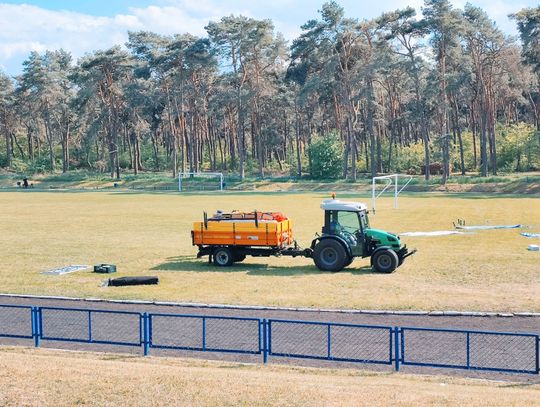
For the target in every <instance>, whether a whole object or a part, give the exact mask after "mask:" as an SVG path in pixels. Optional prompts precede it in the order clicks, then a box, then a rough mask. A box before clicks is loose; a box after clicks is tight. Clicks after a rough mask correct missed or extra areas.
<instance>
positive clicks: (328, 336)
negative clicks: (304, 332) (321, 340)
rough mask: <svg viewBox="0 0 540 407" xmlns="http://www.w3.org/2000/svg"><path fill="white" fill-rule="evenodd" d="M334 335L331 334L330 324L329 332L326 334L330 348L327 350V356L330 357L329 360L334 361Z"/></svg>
mask: <svg viewBox="0 0 540 407" xmlns="http://www.w3.org/2000/svg"><path fill="white" fill-rule="evenodd" d="M331 341H332V334H331V331H330V324H328V330H327V332H326V345H327V346H328V349H327V356H328V360H330V359H332V343H331Z"/></svg>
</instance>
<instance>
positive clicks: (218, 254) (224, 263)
mask: <svg viewBox="0 0 540 407" xmlns="http://www.w3.org/2000/svg"><path fill="white" fill-rule="evenodd" d="M213 256H214V265H215V266H218V267H229V266H232V264H233V262H234V256H233V253H232V251H231V249H229V248H227V247H218V248H217V249H215V250H214V253H213Z"/></svg>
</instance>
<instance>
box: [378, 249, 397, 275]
mask: <svg viewBox="0 0 540 407" xmlns="http://www.w3.org/2000/svg"><path fill="white" fill-rule="evenodd" d="M371 263H372V264H373V267H374V268H375V270H376V271H378V272H379V273H392V272H393V271H394V270H395V269H396V268H397V267H398V264H399V259H398V255H397V254H396V252H395V251H393V250H389V249H384V250H379V251H378V252H375V254H373V256H372V257H371Z"/></svg>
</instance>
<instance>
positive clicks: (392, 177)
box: [371, 174, 413, 213]
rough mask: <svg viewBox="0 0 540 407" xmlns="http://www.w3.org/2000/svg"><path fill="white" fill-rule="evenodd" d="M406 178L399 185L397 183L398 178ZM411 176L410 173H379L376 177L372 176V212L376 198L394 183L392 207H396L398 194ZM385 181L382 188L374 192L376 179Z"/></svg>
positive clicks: (410, 179)
mask: <svg viewBox="0 0 540 407" xmlns="http://www.w3.org/2000/svg"><path fill="white" fill-rule="evenodd" d="M400 177H402V178H407V180H406V181H405V183H404V184H403V185H401V188H400V186H399V185H398V179H399V178H400ZM412 179H413V177H412V176H411V175H404V174H392V175H381V176H378V177H373V179H372V184H371V209H372V211H373V213H375V202H376V201H377V198H378V197H380V196H381V195H382V194H383V193H384V192H385V191H386V190H387V189H388V188H390V187H391V186H392V185H394V208H397V207H398V195H399V194H400V193H401V191H403V190H404V189H405V187H406V186H407V185H409V183H410V182H411V181H412ZM383 180H384V181H385V182H386V184H385V186H384V188H383V189H382V190H381V191H380V192H379V193H378V194H377V193H376V190H375V188H376V185H377V181H383ZM392 180H393V182H392Z"/></svg>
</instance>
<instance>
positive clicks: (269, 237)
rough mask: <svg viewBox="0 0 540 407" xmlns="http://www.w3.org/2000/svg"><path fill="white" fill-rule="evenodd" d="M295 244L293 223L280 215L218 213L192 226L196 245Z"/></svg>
mask: <svg viewBox="0 0 540 407" xmlns="http://www.w3.org/2000/svg"><path fill="white" fill-rule="evenodd" d="M292 242H293V231H292V222H291V220H290V219H289V218H287V217H286V216H285V215H283V214H282V213H280V212H248V213H245V212H231V213H226V214H225V213H219V212H218V213H217V214H216V215H214V216H213V217H212V218H210V219H206V220H204V221H202V222H194V223H193V244H194V245H223V246H227V245H232V246H269V247H284V246H288V245H290V244H291V243H292Z"/></svg>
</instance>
